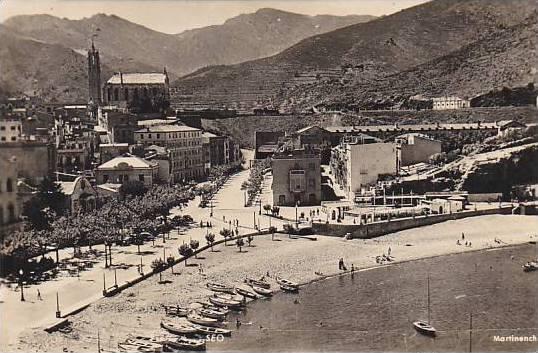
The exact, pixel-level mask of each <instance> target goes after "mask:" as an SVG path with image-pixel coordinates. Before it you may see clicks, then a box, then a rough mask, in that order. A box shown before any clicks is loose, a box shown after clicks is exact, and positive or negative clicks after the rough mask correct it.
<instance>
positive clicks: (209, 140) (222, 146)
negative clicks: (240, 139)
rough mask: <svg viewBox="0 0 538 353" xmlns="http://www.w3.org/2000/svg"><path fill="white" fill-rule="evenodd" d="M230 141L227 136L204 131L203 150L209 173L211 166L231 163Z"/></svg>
mask: <svg viewBox="0 0 538 353" xmlns="http://www.w3.org/2000/svg"><path fill="white" fill-rule="evenodd" d="M229 149H230V141H229V139H228V137H226V136H217V135H215V134H212V133H210V132H207V131H205V132H203V133H202V150H203V157H204V169H205V173H206V174H208V173H209V170H210V169H211V167H214V166H217V165H223V164H228V163H230V152H229Z"/></svg>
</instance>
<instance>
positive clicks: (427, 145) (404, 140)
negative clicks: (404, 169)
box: [395, 133, 442, 170]
mask: <svg viewBox="0 0 538 353" xmlns="http://www.w3.org/2000/svg"><path fill="white" fill-rule="evenodd" d="M395 141H396V144H397V146H396V148H397V152H398V161H399V163H400V164H399V166H398V170H400V167H401V166H408V165H411V164H416V163H422V162H428V160H429V158H430V157H431V156H432V155H434V154H436V153H441V150H442V142H441V141H439V140H435V139H433V138H431V137H429V136H427V135H424V134H419V133H411V134H404V135H400V136H398V137H396V139H395Z"/></svg>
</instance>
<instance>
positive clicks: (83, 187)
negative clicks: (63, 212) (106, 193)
mask: <svg viewBox="0 0 538 353" xmlns="http://www.w3.org/2000/svg"><path fill="white" fill-rule="evenodd" d="M56 183H57V184H58V185H59V186H60V188H61V190H62V192H63V193H64V194H65V196H66V198H65V202H66V209H67V210H68V212H69V213H70V214H77V213H79V212H86V211H91V210H94V209H95V207H96V198H97V191H96V190H95V189H94V188H93V186H92V185H91V184H90V182H89V181H88V179H86V178H85V177H77V178H76V179H75V180H74V181H58V182H56Z"/></svg>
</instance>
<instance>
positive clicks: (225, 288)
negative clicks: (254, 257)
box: [206, 283, 235, 294]
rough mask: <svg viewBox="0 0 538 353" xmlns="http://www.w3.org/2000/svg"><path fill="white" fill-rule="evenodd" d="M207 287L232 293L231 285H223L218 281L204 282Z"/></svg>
mask: <svg viewBox="0 0 538 353" xmlns="http://www.w3.org/2000/svg"><path fill="white" fill-rule="evenodd" d="M206 286H207V288H209V289H211V290H212V291H213V292H222V293H230V294H234V293H235V292H234V289H233V288H232V287H228V286H225V285H223V284H220V283H208V284H206Z"/></svg>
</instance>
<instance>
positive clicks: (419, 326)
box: [413, 321, 437, 336]
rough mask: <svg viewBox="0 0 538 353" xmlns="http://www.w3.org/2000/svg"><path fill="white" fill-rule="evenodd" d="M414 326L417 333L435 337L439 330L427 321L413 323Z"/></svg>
mask: <svg viewBox="0 0 538 353" xmlns="http://www.w3.org/2000/svg"><path fill="white" fill-rule="evenodd" d="M413 326H414V327H415V329H416V330H417V331H419V332H420V333H422V334H425V335H429V336H435V334H436V333H437V330H436V329H435V328H434V327H433V326H432V325H430V324H429V323H427V322H426V321H415V322H413Z"/></svg>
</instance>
